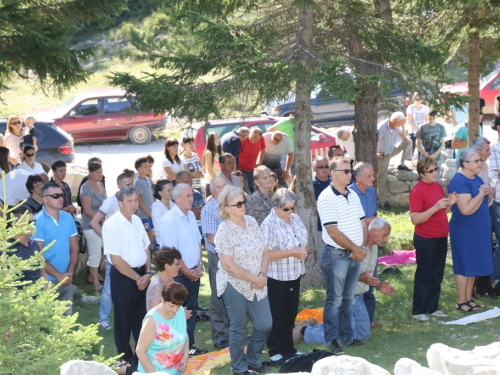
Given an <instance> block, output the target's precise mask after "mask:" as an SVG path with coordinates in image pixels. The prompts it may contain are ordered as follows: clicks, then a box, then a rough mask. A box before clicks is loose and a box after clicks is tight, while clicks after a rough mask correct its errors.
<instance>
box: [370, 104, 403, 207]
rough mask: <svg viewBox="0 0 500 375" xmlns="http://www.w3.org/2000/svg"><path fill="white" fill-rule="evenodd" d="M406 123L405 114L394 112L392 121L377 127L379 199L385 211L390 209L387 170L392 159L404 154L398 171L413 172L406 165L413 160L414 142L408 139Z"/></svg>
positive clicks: (389, 120)
mask: <svg viewBox="0 0 500 375" xmlns="http://www.w3.org/2000/svg"><path fill="white" fill-rule="evenodd" d="M405 122H406V117H405V115H404V113H403V112H394V113H393V114H392V115H391V118H390V119H388V120H384V121H381V122H379V123H378V125H377V128H378V142H377V159H378V176H377V180H378V198H379V200H380V207H382V209H383V210H389V209H390V207H389V204H388V203H387V200H388V196H387V169H388V168H389V162H390V161H391V158H393V157H394V156H396V155H398V154H399V153H402V155H401V163H400V164H399V166H398V169H399V170H403V171H410V170H411V169H410V168H408V167H407V166H406V165H405V164H404V162H405V160H411V154H412V142H411V140H409V139H406V131H405Z"/></svg>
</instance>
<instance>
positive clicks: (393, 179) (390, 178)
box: [387, 174, 398, 182]
mask: <svg viewBox="0 0 500 375" xmlns="http://www.w3.org/2000/svg"><path fill="white" fill-rule="evenodd" d="M387 181H388V182H394V181H398V179H397V177H396V176H393V175H392V174H388V175H387Z"/></svg>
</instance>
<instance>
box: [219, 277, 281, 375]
mask: <svg viewBox="0 0 500 375" xmlns="http://www.w3.org/2000/svg"><path fill="white" fill-rule="evenodd" d="M222 299H223V300H224V303H225V304H226V309H227V315H228V316H229V354H230V355H231V369H232V370H233V372H234V373H241V372H245V371H247V370H248V366H249V365H250V366H252V367H255V368H259V367H261V366H262V362H261V355H262V350H263V349H264V346H265V344H266V340H267V336H269V332H271V327H272V325H273V319H272V316H271V309H270V308H269V300H268V299H267V297H265V298H263V299H261V300H260V301H257V297H254V299H253V301H249V300H247V299H246V298H245V297H243V295H242V294H240V293H239V292H237V291H236V290H235V289H234V288H233V286H232V285H231V284H229V283H228V284H227V287H226V290H225V291H224V293H222ZM247 315H248V316H249V317H250V320H251V321H252V327H253V330H252V335H251V336H250V340H249V341H248V346H247V352H246V354H245V351H244V348H245V336H246V334H247Z"/></svg>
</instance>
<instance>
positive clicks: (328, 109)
mask: <svg viewBox="0 0 500 375" xmlns="http://www.w3.org/2000/svg"><path fill="white" fill-rule="evenodd" d="M349 109H351V112H352V114H354V106H352V105H350V104H349V103H347V102H346V101H343V100H339V99H336V98H335V97H334V96H333V95H332V94H329V93H328V92H325V91H324V90H321V89H320V88H316V89H315V90H314V91H313V92H312V93H311V110H312V112H313V123H318V124H320V123H345V122H346V121H347V119H348V118H347V117H348V116H347V115H348V111H349ZM353 117H354V116H353Z"/></svg>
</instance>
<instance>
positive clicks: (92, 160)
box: [87, 156, 102, 169]
mask: <svg viewBox="0 0 500 375" xmlns="http://www.w3.org/2000/svg"><path fill="white" fill-rule="evenodd" d="M92 163H101V164H102V160H101V159H99V158H98V157H97V156H92V157H91V158H90V159H89V160H88V161H87V168H88V169H90V164H92Z"/></svg>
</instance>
